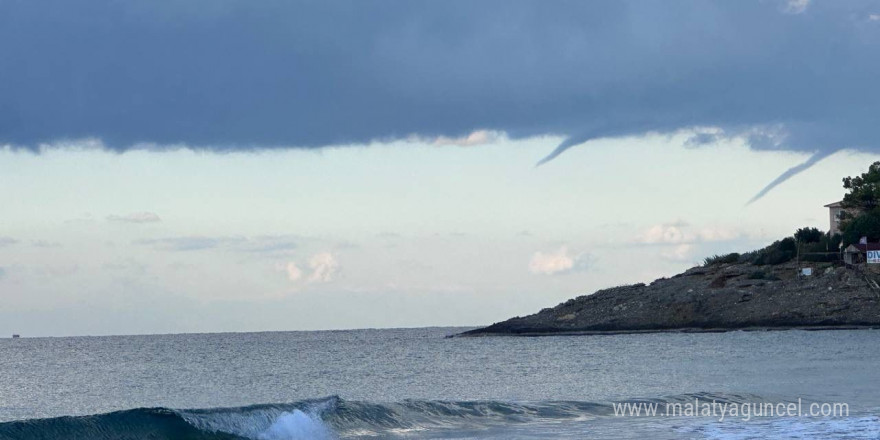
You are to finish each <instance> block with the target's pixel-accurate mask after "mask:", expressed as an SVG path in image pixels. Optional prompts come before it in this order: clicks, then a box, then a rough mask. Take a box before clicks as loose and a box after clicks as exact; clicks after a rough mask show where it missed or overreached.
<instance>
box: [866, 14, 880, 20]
mask: <svg viewBox="0 0 880 440" xmlns="http://www.w3.org/2000/svg"><path fill="white" fill-rule="evenodd" d="M868 20H871V21H880V14H870V15H868Z"/></svg>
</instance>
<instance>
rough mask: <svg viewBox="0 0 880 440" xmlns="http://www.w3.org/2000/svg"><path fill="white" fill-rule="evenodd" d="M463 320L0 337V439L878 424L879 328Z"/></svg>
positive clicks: (760, 431) (714, 434)
mask: <svg viewBox="0 0 880 440" xmlns="http://www.w3.org/2000/svg"><path fill="white" fill-rule="evenodd" d="M464 330H467V329H466V328H423V329H389V330H351V331H315V332H266V333H217V334H177V335H150V336H106V337H63V338H28V337H22V338H19V339H11V338H4V339H0V439H3V440H6V439H261V440H263V439H270V440H280V439H319V440H327V439H585V438H587V439H590V438H596V439H764V438H782V439H799V438H810V439H812V438H821V439H827V438H839V439H878V438H880V331H878V330H837V331H799V330H792V331H762V332H758V331H753V332H742V331H737V332H728V333H699V334H697V333H658V334H634V335H599V336H546V337H477V338H447V337H446V336H448V335H451V334H455V333H458V332H461V331H464ZM652 405H653V407H654V408H655V409H656V411H655V412H654V413H653V414H648V415H646V414H645V413H647V412H650V408H651V407H652ZM670 407H672V409H673V410H672V413H669V408H670ZM734 407H735V408H737V413H736V415H734V414H733V413H732V412H731V410H732V409H733V408H734ZM707 408H714V409H715V411H714V412H712V411H709V410H708V409H707ZM721 408H726V411H727V412H726V414H724V416H723V417H722V414H721V412H720V410H721ZM768 408H772V410H768ZM844 408H845V409H846V411H845V412H844ZM636 409H638V410H639V412H638V414H636ZM689 409H690V411H689ZM794 409H797V410H798V412H793V411H789V410H794ZM676 410H678V412H676ZM812 410H815V413H814V412H812ZM746 412H748V416H746V414H745V413H746Z"/></svg>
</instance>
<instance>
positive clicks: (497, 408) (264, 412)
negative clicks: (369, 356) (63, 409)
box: [0, 393, 764, 440]
mask: <svg viewBox="0 0 880 440" xmlns="http://www.w3.org/2000/svg"><path fill="white" fill-rule="evenodd" d="M695 398H698V399H700V400H702V401H711V400H715V401H717V402H721V403H724V402H728V403H745V402H760V401H763V400H764V399H762V398H760V397H759V396H754V395H737V394H712V393H696V394H684V395H678V396H672V397H664V398H657V399H631V400H625V401H619V402H576V401H550V402H532V403H516V402H500V401H466V402H456V401H437V400H405V401H402V402H395V403H370V402H358V401H347V400H344V399H341V398H339V397H335V396H334V397H327V398H323V399H315V400H304V401H300V402H294V403H284V404H263V405H253V406H245V407H237V408H211V409H184V410H180V409H169V408H137V409H130V410H124V411H116V412H111V413H106V414H97V415H90V416H76V417H74V416H66V417H57V418H51V419H31V420H21V421H13V422H6V423H0V440H13V439H14V440H18V439H29V440H39V439H59V438H77V439H94V440H104V439H106V440H109V439H114V440H128V439H132V440H135V439H156V440H172V439H173V440H177V439H180V440H183V439H186V440H209V439H210V440H228V439H250V440H300V439H311V440H331V439H339V438H351V437H377V436H378V437H387V436H395V435H404V434H406V433H412V432H418V431H438V430H454V431H458V432H461V431H485V430H488V429H492V428H493V427H503V426H507V425H510V424H524V423H534V422H539V423H540V422H548V421H549V422H553V421H557V422H558V421H563V420H580V421H583V420H589V419H596V418H604V417H610V416H613V414H614V413H613V407H612V405H613V404H614V403H624V402H629V403H640V402H645V403H660V404H663V403H669V402H688V401H692V400H693V399H695Z"/></svg>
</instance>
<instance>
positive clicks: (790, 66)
mask: <svg viewBox="0 0 880 440" xmlns="http://www.w3.org/2000/svg"><path fill="white" fill-rule="evenodd" d="M801 3H803V2H801ZM876 14H880V3H878V2H877V1H867V0H865V1H859V0H852V1H821V2H820V1H817V2H812V3H810V4H809V5H808V6H807V7H806V8H805V9H803V10H802V11H801V10H800V9H799V8H794V9H792V8H791V7H789V6H788V3H787V2H785V1H781V0H780V1H737V2H733V1H703V0H700V1H697V0H694V1H684V0H672V1H650V0H631V1H626V0H621V1H607V2H598V1H589V2H587V1H583V2H581V1H522V0H483V1H479V2H475V1H470V0H448V1H444V2H412V1H397V0H381V1H371V0H357V1H355V0H351V1H317V2H313V1H261V2H252V1H245V0H236V1H231V0H210V1H208V0H193V1H187V2H173V1H162V0H160V1H152V0H151V1H144V0H132V1H127V2H114V1H109V0H77V1H70V0H46V1H39V2H36V1H22V2H16V1H7V2H2V3H0V54H2V56H0V96H2V100H0V144H3V143H7V144H11V145H14V146H17V147H21V148H26V149H36V148H37V147H38V145H39V144H40V143H48V142H54V141H57V140H59V139H77V138H85V137H94V138H99V139H101V140H102V141H103V142H104V145H105V146H106V147H107V148H110V149H112V150H117V151H124V150H127V149H130V148H133V147H135V146H137V145H138V144H141V145H143V144H150V145H153V148H167V147H168V146H170V145H174V144H178V145H179V144H185V145H189V146H193V147H196V148H204V149H212V150H248V149H254V148H274V147H281V146H289V147H299V148H310V147H320V146H325V145H330V144H340V143H365V142H369V141H371V140H376V139H393V138H401V137H405V136H408V135H412V134H416V135H419V136H424V137H434V136H447V137H458V136H463V135H467V134H468V133H470V132H471V131H473V130H476V129H489V130H499V131H504V132H506V133H508V135H509V136H511V137H514V138H518V137H526V136H534V135H546V134H553V135H562V136H565V137H566V138H567V140H566V141H565V142H564V143H563V144H562V145H560V146H559V148H558V149H557V151H555V152H553V154H551V157H550V158H552V157H555V155H557V154H559V153H561V152H562V151H564V150H565V149H566V148H568V147H571V146H574V145H577V144H579V143H582V142H584V141H587V140H590V139H594V138H599V137H608V136H620V135H627V134H638V133H644V132H647V131H660V132H667V131H673V130H677V129H681V128H686V127H698V126H712V127H720V128H722V129H723V130H724V131H725V133H726V134H746V135H747V136H748V137H749V138H750V139H751V140H752V144H753V147H754V148H758V149H790V150H797V151H805V152H811V153H821V152H825V154H827V152H833V151H836V150H838V149H841V148H854V149H861V150H865V151H878V148H877V146H878V142H877V140H878V135H880V124H878V120H877V114H878V107H880V106H878V102H880V85H878V81H877V78H878V77H880V20H876V19H873V17H876V16H877V15H876ZM819 157H820V158H821V157H824V156H819Z"/></svg>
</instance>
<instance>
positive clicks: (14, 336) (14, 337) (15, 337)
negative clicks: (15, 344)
mask: <svg viewBox="0 0 880 440" xmlns="http://www.w3.org/2000/svg"><path fill="white" fill-rule="evenodd" d="M20 337H21V335H12V339H18V338H20Z"/></svg>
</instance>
